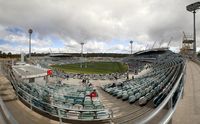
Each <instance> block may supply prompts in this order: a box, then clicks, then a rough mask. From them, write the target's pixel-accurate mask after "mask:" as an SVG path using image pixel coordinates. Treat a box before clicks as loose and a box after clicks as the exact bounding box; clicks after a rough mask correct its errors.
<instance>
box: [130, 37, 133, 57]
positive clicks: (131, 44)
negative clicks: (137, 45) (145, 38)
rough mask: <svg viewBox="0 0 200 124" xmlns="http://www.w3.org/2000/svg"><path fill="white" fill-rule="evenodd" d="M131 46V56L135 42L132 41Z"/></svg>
mask: <svg viewBox="0 0 200 124" xmlns="http://www.w3.org/2000/svg"><path fill="white" fill-rule="evenodd" d="M130 44H131V54H132V53H133V41H132V40H131V41H130Z"/></svg>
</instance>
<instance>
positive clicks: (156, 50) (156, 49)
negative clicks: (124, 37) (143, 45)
mask: <svg viewBox="0 0 200 124" xmlns="http://www.w3.org/2000/svg"><path fill="white" fill-rule="evenodd" d="M167 50H169V48H168V47H163V48H154V49H148V50H143V51H139V52H136V53H134V54H135V55H139V54H145V53H148V52H164V51H167Z"/></svg>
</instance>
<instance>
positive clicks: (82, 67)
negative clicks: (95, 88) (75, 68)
mask: <svg viewBox="0 0 200 124" xmlns="http://www.w3.org/2000/svg"><path fill="white" fill-rule="evenodd" d="M83 45H84V43H83V42H81V65H80V67H81V68H83V62H82V60H83Z"/></svg>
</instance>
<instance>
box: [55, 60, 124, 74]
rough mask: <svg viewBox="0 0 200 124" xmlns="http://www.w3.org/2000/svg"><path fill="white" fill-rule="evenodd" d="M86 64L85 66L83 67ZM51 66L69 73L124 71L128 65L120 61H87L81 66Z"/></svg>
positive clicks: (77, 64)
mask: <svg viewBox="0 0 200 124" xmlns="http://www.w3.org/2000/svg"><path fill="white" fill-rule="evenodd" d="M85 65H87V68H85ZM52 67H53V68H56V69H60V70H63V71H64V72H66V73H67V72H68V73H69V72H70V73H85V74H108V73H115V72H125V71H127V69H128V67H127V65H125V64H122V63H120V62H88V63H83V68H80V63H76V64H66V65H53V66H52Z"/></svg>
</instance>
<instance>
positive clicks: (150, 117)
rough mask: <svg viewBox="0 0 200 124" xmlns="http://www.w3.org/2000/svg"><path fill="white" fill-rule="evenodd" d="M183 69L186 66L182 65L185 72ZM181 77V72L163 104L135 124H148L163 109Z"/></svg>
mask: <svg viewBox="0 0 200 124" xmlns="http://www.w3.org/2000/svg"><path fill="white" fill-rule="evenodd" d="M185 68H186V66H185V65H184V68H183V70H185ZM183 75H184V72H182V73H181V74H180V76H179V78H178V80H177V81H176V83H175V85H174V87H173V88H172V90H171V91H170V92H169V94H168V95H167V97H166V98H165V99H164V100H163V102H162V103H161V104H160V105H159V106H158V107H157V108H155V109H154V110H153V111H152V112H151V113H149V114H148V115H147V116H146V117H144V118H142V120H138V121H137V122H136V123H139V124H146V123H148V122H149V121H150V120H152V119H153V118H154V117H155V116H156V115H157V114H158V113H159V112H160V111H161V110H162V109H163V108H164V107H165V105H166V104H167V103H168V101H169V100H170V99H171V97H172V96H173V94H174V92H175V91H176V89H177V87H178V85H179V83H180V81H181V79H182V77H183Z"/></svg>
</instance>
